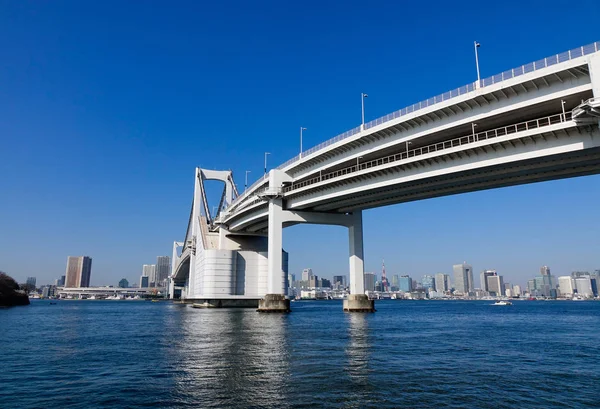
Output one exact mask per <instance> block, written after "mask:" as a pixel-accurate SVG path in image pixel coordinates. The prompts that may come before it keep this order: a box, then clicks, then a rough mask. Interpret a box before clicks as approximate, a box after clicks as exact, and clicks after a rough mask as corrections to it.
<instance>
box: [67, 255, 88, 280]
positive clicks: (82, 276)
mask: <svg viewBox="0 0 600 409" xmlns="http://www.w3.org/2000/svg"><path fill="white" fill-rule="evenodd" d="M91 275H92V258H91V257H88V256H80V257H73V256H69V257H68V258H67V271H66V273H65V284H64V286H65V287H67V288H76V287H89V286H90V278H91Z"/></svg>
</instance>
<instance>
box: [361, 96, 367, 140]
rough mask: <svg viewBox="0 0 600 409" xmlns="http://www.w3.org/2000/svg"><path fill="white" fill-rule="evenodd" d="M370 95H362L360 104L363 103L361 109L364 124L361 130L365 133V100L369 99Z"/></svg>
mask: <svg viewBox="0 0 600 409" xmlns="http://www.w3.org/2000/svg"><path fill="white" fill-rule="evenodd" d="M367 97H368V95H367V94H365V93H364V92H361V93H360V103H361V107H362V123H361V126H360V130H361V131H364V130H365V98H367Z"/></svg>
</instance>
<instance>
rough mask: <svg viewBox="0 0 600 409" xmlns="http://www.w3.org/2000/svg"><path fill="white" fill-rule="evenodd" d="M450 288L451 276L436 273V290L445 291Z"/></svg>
mask: <svg viewBox="0 0 600 409" xmlns="http://www.w3.org/2000/svg"><path fill="white" fill-rule="evenodd" d="M448 290H450V276H449V275H448V274H444V273H437V274H436V275H435V291H437V292H440V293H443V292H444V291H448Z"/></svg>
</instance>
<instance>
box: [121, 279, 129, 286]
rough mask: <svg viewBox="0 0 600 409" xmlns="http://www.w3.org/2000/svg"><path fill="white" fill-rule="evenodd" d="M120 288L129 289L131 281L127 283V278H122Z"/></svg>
mask: <svg viewBox="0 0 600 409" xmlns="http://www.w3.org/2000/svg"><path fill="white" fill-rule="evenodd" d="M119 288H129V281H127V279H126V278H122V279H121V281H119Z"/></svg>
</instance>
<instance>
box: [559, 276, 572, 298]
mask: <svg viewBox="0 0 600 409" xmlns="http://www.w3.org/2000/svg"><path fill="white" fill-rule="evenodd" d="M558 290H559V291H560V295H562V296H564V297H572V296H573V293H574V292H575V283H574V282H573V278H571V276H560V277H558Z"/></svg>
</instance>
